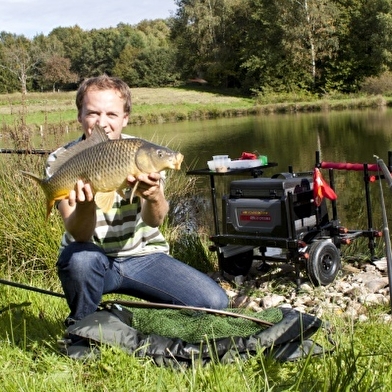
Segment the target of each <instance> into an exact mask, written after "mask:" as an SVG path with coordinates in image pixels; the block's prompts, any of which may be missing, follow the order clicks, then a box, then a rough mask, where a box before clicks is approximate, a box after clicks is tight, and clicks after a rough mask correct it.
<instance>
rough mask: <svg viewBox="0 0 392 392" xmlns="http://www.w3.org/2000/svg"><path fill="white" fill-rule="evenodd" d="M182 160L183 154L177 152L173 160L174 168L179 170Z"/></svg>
mask: <svg viewBox="0 0 392 392" xmlns="http://www.w3.org/2000/svg"><path fill="white" fill-rule="evenodd" d="M183 160H184V155H182V154H181V153H180V152H178V153H177V154H176V155H175V156H174V162H173V167H174V169H175V170H180V169H181V163H182V161H183Z"/></svg>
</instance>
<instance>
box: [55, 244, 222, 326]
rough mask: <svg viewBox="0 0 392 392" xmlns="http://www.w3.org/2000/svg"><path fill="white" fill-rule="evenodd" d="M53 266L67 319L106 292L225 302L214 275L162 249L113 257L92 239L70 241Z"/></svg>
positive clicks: (190, 302) (210, 304) (211, 304)
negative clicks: (91, 240)
mask: <svg viewBox="0 0 392 392" xmlns="http://www.w3.org/2000/svg"><path fill="white" fill-rule="evenodd" d="M57 268H58V275H59V278H60V281H61V284H62V286H63V290H64V293H65V297H66V299H67V302H68V306H69V308H70V310H71V313H70V315H69V319H70V320H80V319H82V318H84V317H85V316H87V315H89V314H91V313H93V312H95V311H96V310H97V307H98V305H99V303H100V302H101V298H102V295H103V294H106V293H119V294H120V293H121V294H128V295H131V296H134V297H138V298H142V299H145V300H148V301H153V302H161V303H169V304H176V305H187V306H199V307H206V308H213V309H223V308H226V307H227V306H228V298H227V296H226V293H225V292H224V290H223V289H222V288H221V287H220V286H219V285H218V284H217V283H216V282H214V280H212V279H211V278H209V277H208V276H207V275H205V274H204V273H202V272H200V271H197V270H196V269H194V268H192V267H190V266H189V265H187V264H184V263H182V262H180V261H178V260H176V259H174V258H173V257H171V256H169V255H167V254H165V253H153V254H149V255H144V256H132V257H129V258H113V257H108V256H107V255H106V254H105V253H104V252H103V251H102V250H101V248H99V247H98V246H96V245H94V244H92V243H82V242H74V243H72V244H70V245H68V246H67V247H66V248H65V249H64V250H63V251H62V253H61V254H60V256H59V259H58V262H57Z"/></svg>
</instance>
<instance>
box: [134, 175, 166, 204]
mask: <svg viewBox="0 0 392 392" xmlns="http://www.w3.org/2000/svg"><path fill="white" fill-rule="evenodd" d="M127 181H128V183H129V185H130V186H131V187H132V188H133V187H134V186H136V183H137V182H138V184H137V189H136V194H137V195H139V196H140V197H142V198H143V199H145V200H149V201H158V200H159V199H160V198H162V196H163V192H162V187H161V175H160V174H159V173H150V174H139V175H138V176H136V177H134V176H132V175H129V176H128V177H127Z"/></svg>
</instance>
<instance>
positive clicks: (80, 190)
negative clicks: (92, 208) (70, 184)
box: [68, 180, 94, 207]
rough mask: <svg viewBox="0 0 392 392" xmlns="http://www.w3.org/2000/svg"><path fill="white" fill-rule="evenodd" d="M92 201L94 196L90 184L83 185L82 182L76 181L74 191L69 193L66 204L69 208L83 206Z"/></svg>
mask: <svg viewBox="0 0 392 392" xmlns="http://www.w3.org/2000/svg"><path fill="white" fill-rule="evenodd" d="M93 201H94V194H93V191H92V189H91V186H90V184H85V183H84V182H83V181H82V180H78V181H77V183H76V184H75V189H73V190H72V191H71V192H70V193H69V197H68V204H69V206H70V207H74V206H76V204H85V203H89V202H93Z"/></svg>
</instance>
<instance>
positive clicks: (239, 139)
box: [127, 109, 392, 229]
mask: <svg viewBox="0 0 392 392" xmlns="http://www.w3.org/2000/svg"><path fill="white" fill-rule="evenodd" d="M391 124H392V110H391V109H380V110H368V109H367V110H352V111H341V112H336V111H335V112H320V113H305V114H304V113H299V114H298V113H296V114H272V115H260V116H251V117H240V118H224V119H217V120H203V121H194V122H185V123H176V124H160V125H149V126H141V127H135V126H133V127H129V128H128V130H127V132H128V133H130V134H132V135H135V136H139V137H144V138H146V139H149V140H154V141H155V142H163V143H168V144H169V146H171V147H172V148H175V149H177V148H178V149H179V150H181V152H182V153H183V154H184V156H185V161H184V162H185V166H186V168H188V169H199V168H205V167H207V161H208V160H210V159H211V157H212V156H213V155H216V154H228V155H229V156H230V157H231V158H238V157H240V156H241V154H242V152H253V151H255V150H257V151H258V152H259V153H260V154H262V155H267V157H268V160H269V161H270V162H276V163H277V166H276V167H273V168H269V169H266V170H265V172H264V174H263V176H268V177H269V176H272V175H273V174H275V173H280V172H287V171H288V168H289V166H292V169H293V171H294V172H303V171H311V170H313V168H314V165H315V162H316V151H319V152H320V156H321V160H322V161H332V162H350V163H361V164H363V163H369V164H372V163H375V162H376V160H375V158H374V155H377V156H379V157H380V158H382V159H383V160H384V161H385V163H387V162H388V151H389V150H392V132H391ZM322 174H323V176H324V177H325V178H326V179H328V171H322ZM372 174H377V173H372ZM228 177H229V176H227V177H224V178H222V177H221V178H220V181H218V183H217V190H218V199H219V198H220V197H221V196H222V194H224V193H226V192H227V191H228V186H229V182H230V181H231V180H232V179H233V178H228ZM200 184H201V189H203V192H204V194H205V195H206V198H208V195H209V194H208V190H207V188H208V184H209V183H208V179H207V178H204V179H201V180H200ZM335 184H336V193H337V195H338V200H337V205H338V216H339V218H340V220H341V221H342V224H343V225H345V226H347V227H349V228H350V229H351V228H355V229H365V228H367V225H368V222H367V205H366V198H365V182H364V179H363V172H362V171H360V172H348V171H340V170H339V171H335ZM387 192H389V190H388V188H386V187H384V193H385V196H384V198H385V203H386V205H387V208H388V211H389V210H390V207H391V206H392V195H391V194H389V193H387ZM370 193H371V205H372V214H373V222H374V223H373V228H377V229H379V228H380V227H381V225H382V220H381V207H380V189H379V184H378V182H377V181H376V182H375V183H371V184H370Z"/></svg>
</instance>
